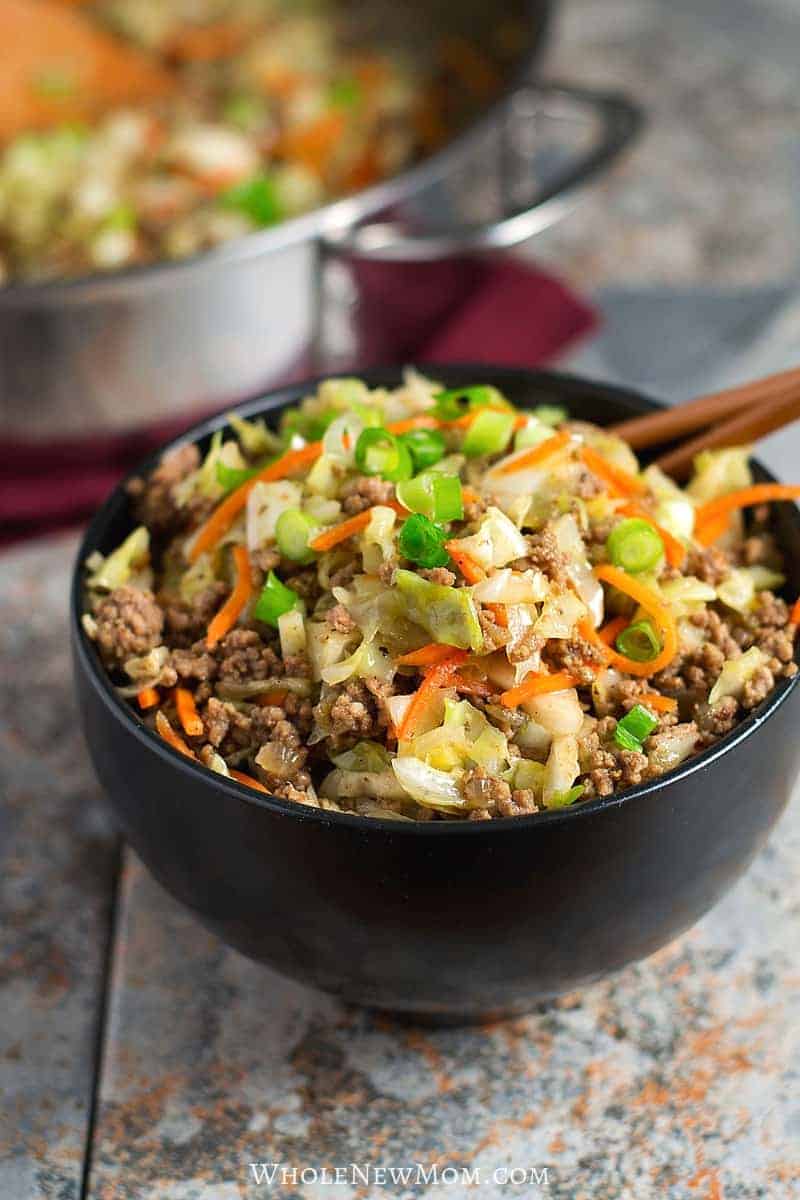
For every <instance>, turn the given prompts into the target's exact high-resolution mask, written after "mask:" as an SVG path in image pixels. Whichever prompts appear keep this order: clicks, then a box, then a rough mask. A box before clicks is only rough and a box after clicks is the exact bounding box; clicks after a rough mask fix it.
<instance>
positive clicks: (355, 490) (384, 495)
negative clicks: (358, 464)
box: [342, 475, 394, 516]
mask: <svg viewBox="0 0 800 1200" xmlns="http://www.w3.org/2000/svg"><path fill="white" fill-rule="evenodd" d="M342 496H343V499H342V508H343V510H344V511H345V512H346V513H348V514H349V515H351V516H353V515H355V514H356V513H360V512H364V511H365V509H367V508H372V506H373V504H388V503H389V501H390V500H394V484H393V483H389V481H388V480H386V479H379V478H378V476H377V475H357V476H356V478H355V479H351V480H350V481H349V483H347V484H345V487H344V489H343V493H342Z"/></svg>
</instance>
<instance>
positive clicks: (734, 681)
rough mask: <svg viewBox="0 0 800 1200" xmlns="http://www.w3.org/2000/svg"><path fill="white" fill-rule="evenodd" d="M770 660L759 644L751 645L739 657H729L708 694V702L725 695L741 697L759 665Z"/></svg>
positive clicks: (715, 700)
mask: <svg viewBox="0 0 800 1200" xmlns="http://www.w3.org/2000/svg"><path fill="white" fill-rule="evenodd" d="M768 661H769V660H768V659H767V656H766V654H765V653H764V651H763V650H759V648H758V646H751V647H750V649H749V650H746V651H745V653H744V654H742V655H741V656H740V657H739V658H728V659H726V660H725V662H724V663H723V665H722V671H721V672H720V676H719V679H718V680H717V682H716V683H715V684H714V686H713V687H712V689H711V691H710V692H709V694H708V703H709V704H716V703H717V701H718V700H722V699H723V697H725V696H734V697H735V698H736V699H737V700H739V699H741V695H742V692H743V691H744V685H745V684H746V683H747V682H748V681H749V680H750V679H752V677H753V676H754V675H755V673H756V671H757V670H758V669H759V667H763V666H765V664H766V663H767V662H768Z"/></svg>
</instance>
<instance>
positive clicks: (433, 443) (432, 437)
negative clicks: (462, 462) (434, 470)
mask: <svg viewBox="0 0 800 1200" xmlns="http://www.w3.org/2000/svg"><path fill="white" fill-rule="evenodd" d="M400 441H401V442H402V443H403V445H404V446H407V447H408V449H409V451H410V453H411V458H412V460H413V462H414V471H415V472H416V471H424V470H425V468H426V467H432V466H433V465H434V463H437V462H439V460H440V459H442V458H444V453H445V449H446V446H445V440H444V438H443V437H442V435H441V433H439V431H438V430H437V429H410V430H409V431H408V433H402V434H401V435H400Z"/></svg>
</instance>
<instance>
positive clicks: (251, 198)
mask: <svg viewBox="0 0 800 1200" xmlns="http://www.w3.org/2000/svg"><path fill="white" fill-rule="evenodd" d="M217 203H218V204H219V205H221V207H222V208H230V209H233V210H234V211H236V212H240V213H244V215H245V216H246V217H249V218H250V220H251V221H252V222H253V223H254V224H255V225H274V224H275V223H276V221H280V220H282V219H283V217H284V216H285V213H284V210H283V205H282V204H281V202H280V200H279V198H278V192H277V188H276V187H275V181H274V179H272V177H271V176H269V175H263V174H261V175H254V176H253V177H252V178H251V179H245V180H244V181H243V182H242V183H235V184H234V185H233V187H230V188H227V189H226V190H225V191H224V192H222V193H221V194H220V196H219V197H218V199H217Z"/></svg>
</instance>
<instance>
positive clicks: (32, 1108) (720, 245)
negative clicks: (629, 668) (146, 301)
mask: <svg viewBox="0 0 800 1200" xmlns="http://www.w3.org/2000/svg"><path fill="white" fill-rule="evenodd" d="M798 44H800V14H799V13H798V12H797V5H796V0H704V3H702V4H697V3H696V2H694V0H669V2H667V0H662V2H657V0H606V2H605V3H602V4H601V3H598V2H597V0H566V3H565V5H564V14H563V18H562V20H561V24H560V31H559V36H558V38H557V41H556V43H555V45H554V47H553V51H552V55H551V57H550V59H549V70H548V73H549V74H550V75H551V76H553V77H556V76H561V77H564V78H571V79H573V80H575V81H581V82H588V83H594V84H598V85H602V86H609V85H614V86H618V87H624V88H628V89H629V90H630V91H632V92H633V93H635V94H637V95H639V96H640V97H641V98H643V99H644V100H645V102H646V103H647V105H648V106H649V108H650V110H651V128H650V132H649V134H648V136H647V137H646V139H645V140H643V141H642V143H641V144H640V146H639V147H638V148H637V150H636V151H635V153H634V154H633V155H632V156H631V157H630V158H629V159H628V160H627V162H626V163H625V164H624V165H623V166H622V167H621V168H620V169H619V170H618V171H617V172H616V173H615V175H614V177H613V179H612V180H610V181H609V182H608V183H607V184H605V185H604V186H603V187H602V188H601V189H600V190H599V191H598V192H597V194H596V195H594V196H592V197H591V198H590V199H589V200H588V201H587V202H586V203H585V204H584V205H583V206H582V207H581V208H580V209H579V210H577V211H576V212H575V213H574V214H573V215H572V216H571V217H569V219H568V220H567V221H565V222H564V223H563V225H561V226H560V227H558V228H557V229H554V230H551V231H549V232H548V233H547V234H545V235H543V236H542V237H541V238H539V239H537V240H536V242H535V243H533V244H532V245H531V246H530V247H528V248H526V250H525V253H530V254H531V255H533V256H535V257H536V258H538V259H539V260H543V261H545V262H546V263H548V264H549V265H550V266H552V267H553V268H554V269H556V270H558V271H559V272H560V273H561V274H563V275H565V276H566V277H567V278H569V279H571V280H572V281H573V283H575V284H576V285H577V286H579V287H580V288H581V289H583V290H584V291H587V290H588V291H591V292H592V294H593V295H594V296H595V297H596V298H597V300H598V303H599V305H600V308H601V310H602V313H603V315H604V317H605V328H604V330H603V332H602V333H601V334H600V335H599V336H598V337H597V338H596V339H595V340H594V341H593V342H592V343H590V344H588V345H586V346H584V347H581V348H580V349H579V350H577V351H576V352H575V353H574V354H573V355H572V356H571V363H572V365H574V366H575V367H576V368H579V369H582V370H586V371H591V372H592V373H594V374H599V375H605V376H606V377H609V378H617V379H624V380H626V381H631V382H635V383H640V384H647V385H648V386H651V387H653V388H654V389H655V390H657V391H659V392H661V393H662V394H663V395H666V396H675V397H677V396H680V395H682V394H685V393H686V392H687V391H689V390H693V389H695V388H699V387H702V386H704V385H705V384H706V383H710V382H727V381H728V380H730V379H733V378H735V377H737V376H741V377H743V376H745V375H749V374H756V373H758V372H761V371H766V370H768V369H770V368H778V367H780V366H783V365H785V364H786V363H787V362H788V361H791V360H792V359H794V361H796V349H795V347H796V345H797V344H798V339H800V305H798V303H797V301H796V299H795V290H796V288H797V250H798V237H797V233H798V223H797V205H796V199H795V191H796V187H795V184H796V174H797V162H798V161H800V158H798V155H797V146H798V142H797V138H798V134H797V130H798V128H800V125H798V121H797V118H798V115H799V113H798V110H799V109H800V66H798V62H799V61H800V60H798V55H797V48H798ZM798 450H800V444H799V443H798V437H797V436H796V435H794V434H791V433H789V434H781V435H778V436H776V437H773V438H771V439H770V440H769V442H768V443H767V445H766V449H765V454H764V456H765V457H766V458H767V461H768V462H770V464H771V465H774V466H776V467H778V469H785V470H787V473H788V470H789V468H790V465H791V464H794V463H795V462H796V459H797V453H798ZM74 547H75V542H74V539H73V538H67V539H59V540H57V541H51V542H46V543H41V544H39V545H35V546H32V547H30V548H27V549H23V550H18V551H15V552H14V553H12V554H7V555H5V556H3V557H0V747H1V748H2V754H0V778H2V799H0V862H1V863H2V870H1V871H0V906H1V907H2V914H3V921H2V927H0V1197H2V1200H43V1198H46V1200H78V1198H79V1197H86V1198H87V1200H241V1198H244V1197H248V1198H249V1197H256V1196H262V1195H263V1196H267V1195H270V1196H278V1197H281V1200H283V1198H286V1200H294V1198H295V1197H303V1198H311V1200H323V1198H325V1197H344V1198H346V1200H355V1198H356V1197H358V1198H359V1200H362V1198H367V1200H369V1198H371V1197H373V1196H375V1197H379V1196H383V1195H392V1196H398V1197H411V1196H414V1197H430V1198H433V1197H442V1198H443V1200H444V1198H447V1200H462V1197H468V1196H470V1195H480V1196H486V1197H498V1198H499V1197H501V1196H503V1197H505V1196H524V1197H525V1198H526V1200H528V1198H531V1197H536V1196H541V1197H546V1196H552V1197H559V1198H561V1200H611V1198H613V1200H634V1198H635V1200H647V1198H649V1197H662V1196H663V1197H669V1200H756V1198H764V1200H773V1198H778V1200H782V1198H783V1197H791V1196H800V1149H799V1147H800V1098H799V1097H800V932H799V931H800V925H799V924H798V916H800V882H799V881H798V871H797V861H798V850H800V809H799V808H798V805H797V803H795V804H794V806H793V807H791V808H790V809H789V811H788V812H787V814H786V816H785V817H784V819H783V820H782V822H781V824H780V825H779V827H778V829H777V831H776V832H775V834H774V836H773V837H772V839H771V841H770V843H769V845H768V846H767V847H766V848H765V849H764V850H763V851H762V853H761V854H760V856H759V857H758V859H757V860H756V862H755V864H754V866H753V867H752V869H751V870H750V871H749V873H748V874H747V876H746V877H745V878H744V879H743V880H742V881H740V883H739V884H738V885H737V886H736V887H735V888H734V889H733V891H732V892H731V893H730V894H729V895H728V896H727V897H726V899H725V900H724V901H723V902H722V903H721V904H720V905H719V906H718V907H717V908H716V909H715V910H714V911H713V912H712V913H710V914H709V915H708V916H707V917H706V918H705V919H704V920H703V921H701V922H700V923H699V924H698V925H697V926H696V927H695V928H694V929H693V930H691V931H690V932H689V933H687V934H686V935H684V936H683V937H681V938H680V939H679V940H678V941H676V942H674V943H673V944H672V945H670V946H668V947H666V948H665V949H664V950H663V951H661V952H660V953H659V954H657V955H655V956H654V957H652V958H650V959H648V960H647V961H646V962H644V963H641V964H639V965H637V966H634V967H631V968H628V969H627V970H625V971H623V972H621V973H620V974H619V975H617V976H615V977H614V978H612V979H610V980H608V981H606V982H604V983H600V984H598V985H596V986H594V987H592V988H588V989H586V990H585V991H583V992H581V993H580V994H574V995H571V996H568V997H565V998H563V999H562V1000H560V1001H559V1002H557V1003H555V1004H553V1005H550V1006H547V1007H543V1008H541V1009H540V1010H538V1011H536V1012H535V1013H533V1014H532V1015H530V1016H528V1017H526V1018H524V1019H520V1020H517V1021H513V1022H510V1023H505V1024H498V1025H494V1026H488V1027H480V1028H470V1029H462V1030H435V1031H433V1030H417V1029H413V1028H411V1027H409V1026H405V1025H395V1024H393V1023H392V1022H391V1021H389V1020H387V1019H378V1018H375V1017H374V1016H369V1015H366V1014H364V1013H361V1012H358V1011H353V1010H350V1009H345V1008H343V1007H342V1006H340V1005H339V1004H337V1003H336V1002H334V1001H332V1000H329V999H327V998H326V997H324V996H321V995H319V994H317V993H313V992H311V991H309V990H307V989H305V988H302V987H300V986H298V985H295V984H291V983H287V982H286V981H284V980H282V979H280V978H278V977H277V976H275V975H273V974H272V973H271V972H269V971H267V970H265V969H263V968H260V967H258V966H256V965H254V964H252V963H250V962H248V961H246V960H244V959H243V958H242V957H241V956H239V955H238V954H236V953H235V952H233V951H229V950H227V949H225V948H224V947H223V946H222V945H221V944H220V943H219V942H218V941H216V940H215V939H214V938H213V937H212V936H211V935H210V934H208V933H207V932H205V931H204V930H203V929H202V928H200V926H198V924H197V923H196V922H195V920H194V919H193V918H192V917H191V916H190V915H189V914H188V913H187V912H186V911H184V910H183V909H181V908H180V907H179V906H178V905H177V904H176V903H175V902H173V901H172V900H171V899H170V898H169V897H167V896H166V895H165V894H164V893H163V892H162V891H161V890H160V888H159V887H158V886H157V885H156V884H155V883H154V882H153V880H152V879H151V878H150V877H149V876H148V875H147V873H146V872H145V871H144V870H143V868H142V867H141V865H140V864H139V863H138V862H137V860H136V859H135V857H134V856H133V855H132V854H131V853H130V852H128V851H125V852H124V853H123V855H122V869H121V872H120V871H119V865H120V854H119V847H118V845H117V842H116V839H115V837H114V835H113V833H112V832H111V830H110V829H109V827H108V824H107V822H106V819H105V816H104V810H103V806H102V798H101V796H100V792H99V788H98V785H97V784H96V783H95V781H94V778H93V776H92V773H91V770H90V768H89V765H88V762H87V759H86V756H85V753H84V750H83V746H82V742H81V740H80V736H79V733H78V730H77V727H76V714H75V711H74V706H73V701H72V697H71V692H70V686H69V678H68V658H67V649H66V636H65V627H66V615H65V609H66V603H65V597H66V591H67V575H68V569H69V564H70V559H71V556H72V554H73V553H74ZM113 897H116V901H115V903H113V904H112V898H113ZM100 1047H102V1053H98V1051H99V1049H100ZM87 1151H90V1153H87ZM250 1163H264V1164H270V1163H276V1164H283V1165H285V1166H286V1167H287V1168H289V1169H290V1170H291V1169H292V1168H297V1170H298V1171H299V1170H301V1169H302V1168H307V1169H308V1170H309V1173H308V1174H307V1175H306V1179H305V1181H304V1182H303V1181H300V1180H299V1178H298V1182H297V1183H296V1184H295V1183H293V1182H292V1181H291V1175H290V1176H289V1177H287V1179H286V1180H285V1181H284V1182H275V1183H273V1185H272V1186H268V1185H267V1184H266V1183H263V1184H261V1185H257V1184H256V1183H255V1182H254V1180H253V1178H252V1174H251V1172H250V1169H249V1165H248V1164H250ZM351 1163H356V1164H361V1165H364V1164H370V1165H371V1167H372V1168H376V1167H380V1166H394V1167H399V1168H403V1167H406V1168H409V1167H410V1168H414V1166H415V1164H417V1163H419V1164H422V1167H423V1169H424V1170H427V1171H430V1170H431V1168H432V1166H433V1165H434V1164H436V1165H437V1168H438V1170H439V1172H442V1171H444V1170H445V1168H450V1172H451V1173H450V1174H445V1175H444V1178H443V1179H442V1177H441V1175H440V1177H439V1181H438V1182H437V1183H433V1182H429V1183H425V1182H423V1180H424V1175H423V1176H421V1177H420V1179H419V1181H418V1182H414V1183H409V1184H405V1185H404V1184H402V1183H395V1184H392V1183H391V1182H388V1183H385V1184H383V1183H381V1182H380V1180H379V1179H378V1178H376V1177H375V1176H373V1178H372V1180H371V1182H370V1183H369V1184H366V1185H364V1184H363V1183H361V1182H359V1180H358V1178H357V1177H356V1178H355V1179H351V1180H350V1181H349V1182H347V1183H342V1184H339V1185H334V1184H332V1183H326V1182H325V1181H324V1179H323V1177H322V1176H321V1175H320V1174H318V1172H319V1171H320V1170H321V1168H322V1167H323V1166H327V1167H328V1168H329V1169H330V1168H332V1167H335V1166H340V1167H347V1165H348V1164H351ZM461 1168H464V1169H467V1170H468V1171H471V1172H474V1171H476V1170H477V1171H478V1173H479V1176H480V1180H481V1183H480V1186H477V1187H474V1188H469V1187H468V1186H467V1183H465V1181H464V1179H463V1178H457V1176H456V1175H454V1174H453V1172H457V1171H459V1170H460V1169H461ZM511 1168H515V1169H517V1170H520V1169H523V1170H524V1169H526V1168H527V1169H528V1170H529V1171H532V1170H534V1169H535V1170H537V1171H539V1172H540V1174H539V1176H538V1178H539V1183H538V1184H537V1183H536V1182H535V1180H536V1176H535V1175H529V1176H528V1180H527V1181H526V1182H524V1183H522V1182H519V1183H517V1184H513V1183H508V1184H506V1185H503V1184H502V1182H501V1180H502V1178H503V1175H502V1172H503V1171H504V1170H509V1169H511ZM545 1169H546V1172H547V1179H546V1181H545V1179H544V1176H543V1175H542V1174H541V1172H542V1171H543V1170H545ZM315 1172H317V1174H316V1176H315ZM495 1172H500V1175H499V1177H498V1178H495Z"/></svg>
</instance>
